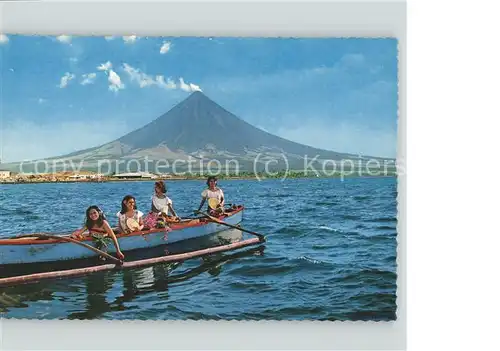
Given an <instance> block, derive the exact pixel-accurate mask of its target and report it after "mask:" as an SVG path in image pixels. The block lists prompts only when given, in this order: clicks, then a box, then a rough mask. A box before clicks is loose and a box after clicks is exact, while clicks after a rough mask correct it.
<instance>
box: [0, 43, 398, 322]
mask: <svg viewBox="0 0 500 351" xmlns="http://www.w3.org/2000/svg"><path fill="white" fill-rule="evenodd" d="M0 59H1V65H0V70H1V71H0V73H1V77H2V90H1V95H0V99H1V106H2V107H1V112H2V117H1V126H2V127H1V138H0V192H1V194H2V196H1V197H0V222H1V224H2V225H1V226H0V227H1V228H2V229H1V231H0V315H1V316H2V317H6V318H31V319H32V318H37V319H59V318H70V319H143V320H150V319H155V320H156V319H162V320H167V319H182V320H185V319H196V320H199V319H205V320H211V319H227V320H233V319H236V320H376V321H390V320H395V319H396V312H397V305H396V296H397V284H396V279H397V275H396V270H397V232H398V231H397V225H398V221H397V218H398V175H399V174H401V172H403V171H404V169H403V165H402V164H401V163H400V162H397V151H398V150H397V145H398V42H397V40H396V39H391V38H377V39H375V38H373V39H370V38H230V37H140V36H136V35H131V36H121V37H119V36H102V37H101V36H71V35H64V34H61V35H59V36H41V35H13V34H8V33H7V34H1V37H0Z"/></svg>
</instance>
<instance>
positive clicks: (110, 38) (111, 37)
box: [104, 35, 115, 41]
mask: <svg viewBox="0 0 500 351" xmlns="http://www.w3.org/2000/svg"><path fill="white" fill-rule="evenodd" d="M104 39H106V40H107V41H110V40H114V39H115V37H114V36H112V35H110V36H105V37H104Z"/></svg>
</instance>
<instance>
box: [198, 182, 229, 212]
mask: <svg viewBox="0 0 500 351" xmlns="http://www.w3.org/2000/svg"><path fill="white" fill-rule="evenodd" d="M207 186H208V188H207V189H205V190H203V192H202V193H201V203H200V206H199V207H198V211H201V208H202V207H203V205H204V204H205V202H206V201H209V200H210V199H216V200H217V201H216V203H217V205H216V208H211V207H210V205H209V206H208V212H209V214H210V215H221V214H223V213H224V192H223V191H222V189H221V188H219V187H218V186H217V178H216V177H214V176H210V177H208V179H207ZM209 203H210V201H209Z"/></svg>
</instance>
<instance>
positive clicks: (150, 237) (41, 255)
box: [0, 205, 265, 286]
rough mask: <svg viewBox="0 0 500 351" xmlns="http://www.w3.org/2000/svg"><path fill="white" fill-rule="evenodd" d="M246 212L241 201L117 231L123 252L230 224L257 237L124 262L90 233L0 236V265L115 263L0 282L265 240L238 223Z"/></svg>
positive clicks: (89, 270)
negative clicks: (163, 223) (161, 224)
mask: <svg viewBox="0 0 500 351" xmlns="http://www.w3.org/2000/svg"><path fill="white" fill-rule="evenodd" d="M243 212H244V207H243V206H242V205H239V206H232V207H231V208H230V209H228V210H226V212H225V213H224V214H223V215H221V216H219V217H212V216H210V215H209V214H207V213H204V212H200V214H201V215H202V216H203V217H200V218H193V219H185V220H182V221H180V222H177V223H171V224H170V226H169V228H170V229H169V230H166V229H165V228H154V229H148V230H142V231H136V232H132V233H129V234H125V233H117V234H116V238H117V240H118V243H119V245H120V249H121V251H122V252H124V253H126V252H130V251H134V250H140V249H148V248H154V247H158V246H163V245H168V244H172V243H176V242H180V241H184V240H189V239H194V238H200V237H204V236H209V235H212V234H215V233H218V232H221V231H223V230H226V229H228V227H230V228H235V229H238V230H241V231H242V232H247V233H250V234H253V235H256V236H257V238H252V239H247V240H243V241H240V242H236V243H232V244H228V245H221V246H218V247H212V248H208V249H204V250H198V251H191V252H187V253H183V254H177V255H166V256H161V257H155V258H150V259H144V260H140V261H132V262H121V261H120V260H118V259H117V258H115V257H114V256H112V255H113V254H115V253H116V249H115V247H114V245H109V247H108V250H107V252H103V251H101V250H99V249H97V248H95V247H94V246H93V245H92V244H93V242H92V240H93V239H92V238H90V237H86V238H84V239H83V240H74V239H72V238H71V237H70V235H69V234H68V235H64V236H55V235H52V234H49V233H32V234H26V235H22V236H18V237H14V238H7V239H0V267H6V266H7V267H16V266H17V267H19V266H23V265H28V264H37V263H67V262H72V261H76V260H82V259H88V258H92V257H98V256H99V255H101V256H103V257H104V258H107V259H108V260H111V261H112V262H114V263H112V264H101V265H97V266H94V267H87V268H79V269H70V270H65V271H58V272H45V273H37V274H31V275H25V276H20V277H9V278H0V286H2V285H10V284H13V283H20V282H22V283H24V282H30V281H38V280H40V279H43V278H54V277H55V278H60V277H64V276H74V275H81V274H87V273H92V272H96V271H102V270H110V269H116V268H122V269H123V268H132V267H139V266H146V265H151V264H155V263H159V262H176V261H177V262H178V261H184V260H186V259H190V258H195V257H200V256H204V255H208V254H212V253H215V252H223V251H229V250H234V249H238V248H241V247H245V246H249V245H256V244H259V243H263V242H265V238H264V236H263V235H262V234H259V233H255V232H252V231H249V230H246V229H244V228H241V226H239V224H240V223H241V221H242V219H243Z"/></svg>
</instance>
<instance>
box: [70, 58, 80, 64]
mask: <svg viewBox="0 0 500 351" xmlns="http://www.w3.org/2000/svg"><path fill="white" fill-rule="evenodd" d="M69 62H71V63H76V62H78V57H70V59H69Z"/></svg>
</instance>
